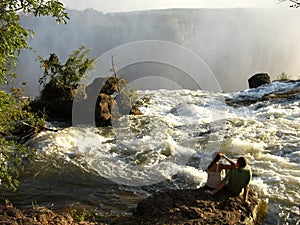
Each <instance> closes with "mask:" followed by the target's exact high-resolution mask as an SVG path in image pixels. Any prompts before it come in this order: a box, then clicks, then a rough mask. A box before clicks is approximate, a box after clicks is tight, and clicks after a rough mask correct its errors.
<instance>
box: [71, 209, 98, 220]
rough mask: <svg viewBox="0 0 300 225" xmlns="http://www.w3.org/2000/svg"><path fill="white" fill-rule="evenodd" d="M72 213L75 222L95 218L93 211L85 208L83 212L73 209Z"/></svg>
mask: <svg viewBox="0 0 300 225" xmlns="http://www.w3.org/2000/svg"><path fill="white" fill-rule="evenodd" d="M71 215H72V217H73V219H74V221H75V222H81V221H85V220H91V219H93V213H92V212H89V211H87V210H85V209H83V210H82V211H81V212H79V211H78V210H76V209H72V210H71Z"/></svg>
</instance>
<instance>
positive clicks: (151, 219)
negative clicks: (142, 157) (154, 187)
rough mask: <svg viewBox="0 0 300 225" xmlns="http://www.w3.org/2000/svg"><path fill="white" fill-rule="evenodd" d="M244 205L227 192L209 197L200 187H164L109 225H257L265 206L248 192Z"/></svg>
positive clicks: (264, 212) (264, 211)
mask: <svg viewBox="0 0 300 225" xmlns="http://www.w3.org/2000/svg"><path fill="white" fill-rule="evenodd" d="M249 201H250V202H251V206H250V207H248V206H246V205H245V204H244V203H243V200H242V198H241V197H233V196H231V195H230V194H229V193H228V192H227V191H220V192H218V193H217V194H216V195H215V196H213V197H212V196H210V195H209V194H207V193H206V192H205V189H204V188H200V189H196V190H192V189H190V190H168V191H164V192H160V193H155V194H153V195H152V196H150V197H149V198H147V199H144V200H142V201H141V202H140V203H139V204H138V206H137V208H136V209H135V210H134V211H133V215H132V216H131V217H128V218H121V219H119V220H117V221H115V222H113V225H129V224H130V225H132V224H143V225H150V224H151V225H155V224H156V225H160V224H161V225H162V224H177V225H180V224H181V225H189V224H190V225H192V224H193V225H197V224H199V225H200V224H201V225H202V224H219V225H221V224H228V225H235V224H247V225H254V224H259V223H260V221H261V219H262V218H263V217H264V215H265V214H266V212H267V205H266V203H265V202H263V201H262V200H260V199H259V198H258V197H257V196H255V194H254V193H253V192H250V195H249Z"/></svg>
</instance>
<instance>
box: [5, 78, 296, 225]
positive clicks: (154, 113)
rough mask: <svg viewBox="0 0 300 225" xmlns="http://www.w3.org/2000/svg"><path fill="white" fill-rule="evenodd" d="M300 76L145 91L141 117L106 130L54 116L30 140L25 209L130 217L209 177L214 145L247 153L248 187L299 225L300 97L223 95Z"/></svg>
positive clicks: (275, 216) (15, 197) (274, 212)
mask: <svg viewBox="0 0 300 225" xmlns="http://www.w3.org/2000/svg"><path fill="white" fill-rule="evenodd" d="M299 86H300V83H299V82H298V83H297V82H296V83H280V82H274V83H273V84H271V85H268V86H264V87H260V88H258V89H251V90H244V91H239V92H235V93H221V92H218V93H213V92H206V91H201V90H197V91H191V90H156V91H151V90H148V91H139V95H140V96H146V97H147V98H148V99H149V101H148V102H147V104H145V105H143V106H142V107H140V110H141V111H142V113H143V115H142V116H131V115H127V116H123V117H122V118H120V119H119V121H118V122H116V123H114V124H113V126H112V127H109V128H94V127H90V126H72V127H67V128H62V127H60V126H59V125H55V123H52V124H49V126H52V127H53V128H55V129H58V131H57V132H51V131H47V132H43V133H40V134H39V135H38V136H37V137H36V138H35V139H34V140H32V141H30V142H28V145H29V146H31V147H34V148H36V149H37V150H38V159H37V160H36V161H35V162H33V163H31V164H30V165H29V166H27V167H26V169H25V172H24V174H23V178H22V180H21V181H22V182H21V185H20V188H19V190H18V191H17V192H16V193H13V194H11V196H10V198H11V199H12V201H13V202H14V203H15V204H16V205H18V206H21V207H31V206H32V204H37V205H45V206H47V207H50V208H65V207H69V206H72V207H75V208H76V207H77V208H85V209H95V210H97V212H98V213H99V214H100V215H102V216H103V218H107V219H106V220H105V221H106V222H109V221H110V218H112V217H114V216H120V215H122V216H124V215H125V216H126V215H130V213H131V210H132V209H134V208H135V207H136V205H137V203H138V202H139V201H140V200H141V199H143V198H146V197H148V196H149V195H150V194H151V193H154V192H157V191H162V190H166V189H186V188H197V187H200V186H202V185H204V183H205V181H206V177H207V174H206V172H205V171H204V169H205V168H206V166H207V165H208V163H209V162H210V160H211V155H212V154H213V152H215V151H222V152H223V153H224V154H226V155H227V156H228V157H229V158H231V159H233V160H236V159H237V158H238V157H239V156H245V157H247V158H248V160H249V164H250V166H251V168H252V171H253V180H252V182H251V188H252V189H253V190H254V191H255V192H257V193H258V195H259V197H260V198H262V199H263V200H264V201H266V202H268V214H267V216H266V218H265V219H264V221H263V224H264V225H269V224H296V223H297V221H298V220H299V208H298V206H299V204H300V192H299V186H300V185H299V184H300V98H299V97H297V98H292V99H286V98H284V99H279V100H277V101H264V102H261V101H258V102H257V103H253V104H251V105H249V106H240V107H232V106H229V105H227V104H226V101H225V100H226V99H227V98H231V99H254V98H260V97H261V96H263V95H264V94H267V93H272V92H274V91H286V90H290V89H295V88H299Z"/></svg>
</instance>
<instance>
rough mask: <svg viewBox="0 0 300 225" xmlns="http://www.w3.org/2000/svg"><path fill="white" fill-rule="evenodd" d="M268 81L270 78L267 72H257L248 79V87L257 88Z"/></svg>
mask: <svg viewBox="0 0 300 225" xmlns="http://www.w3.org/2000/svg"><path fill="white" fill-rule="evenodd" d="M270 82H271V79H270V76H269V75H268V74H267V73H257V74H255V75H253V76H252V77H250V78H249V79H248V84H249V88H257V87H259V86H261V85H264V84H269V83H270Z"/></svg>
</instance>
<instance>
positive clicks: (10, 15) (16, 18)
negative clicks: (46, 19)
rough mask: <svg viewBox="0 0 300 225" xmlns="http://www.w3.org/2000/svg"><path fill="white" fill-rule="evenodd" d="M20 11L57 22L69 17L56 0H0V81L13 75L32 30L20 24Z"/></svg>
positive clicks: (5, 81) (4, 80)
mask: <svg viewBox="0 0 300 225" xmlns="http://www.w3.org/2000/svg"><path fill="white" fill-rule="evenodd" d="M21 13H25V14H33V15H35V16H37V17H39V16H53V17H55V19H56V21H57V23H66V20H67V19H69V17H68V15H67V13H66V11H65V9H64V7H63V4H62V3H61V2H59V1H58V0H48V1H45V0H0V83H7V81H8V77H10V76H15V72H14V71H15V70H16V68H17V58H18V56H19V54H20V51H21V50H22V49H26V48H28V47H29V46H28V43H27V40H28V38H29V37H30V36H32V35H33V31H32V30H28V29H26V28H24V27H22V26H21V25H20V14H21Z"/></svg>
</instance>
